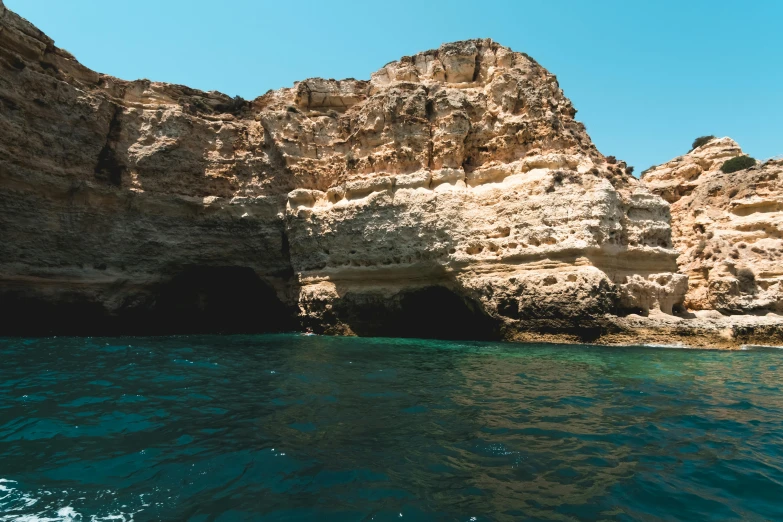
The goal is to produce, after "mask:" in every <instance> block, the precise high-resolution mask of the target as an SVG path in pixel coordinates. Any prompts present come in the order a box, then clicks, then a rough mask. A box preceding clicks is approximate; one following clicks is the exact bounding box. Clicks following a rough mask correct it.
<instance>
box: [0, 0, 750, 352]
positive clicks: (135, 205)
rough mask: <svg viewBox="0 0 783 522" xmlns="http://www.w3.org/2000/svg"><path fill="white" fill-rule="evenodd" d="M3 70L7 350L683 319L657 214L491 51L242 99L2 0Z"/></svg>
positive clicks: (533, 69) (544, 91) (438, 57)
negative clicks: (62, 38) (122, 58)
mask: <svg viewBox="0 0 783 522" xmlns="http://www.w3.org/2000/svg"><path fill="white" fill-rule="evenodd" d="M0 70H2V74H0V108H1V109H2V111H1V112H0V226H2V233H3V241H2V242H0V313H2V316H3V317H4V318H5V321H4V322H3V324H2V330H3V331H2V332H0V333H29V332H32V333H42V332H47V331H51V332H65V333H69V332H73V333H91V334H97V333H116V332H128V333H147V332H149V333H162V332H196V331H268V330H276V329H296V328H300V327H309V328H312V329H313V330H315V331H319V332H326V333H343V334H358V335H395V336H408V335H413V336H422V337H446V338H448V337H456V338H471V337H473V338H504V339H529V338H531V337H530V335H534V336H535V337H534V338H536V339H540V338H541V336H549V337H547V338H550V339H553V340H555V339H564V340H568V339H590V340H601V339H603V338H607V339H610V340H611V339H612V337H611V336H612V335H614V336H620V337H615V338H617V339H620V338H622V340H624V341H625V342H627V340H628V338H627V335H631V336H633V332H632V331H631V330H633V329H638V325H637V324H636V323H633V321H637V322H638V321H642V323H643V324H642V326H643V327H645V328H647V327H649V326H650V325H653V326H654V323H649V322H644V321H645V320H646V319H647V318H646V317H641V316H647V315H648V314H649V315H650V317H655V316H658V317H670V318H671V320H672V321H678V320H679V318H676V317H674V316H668V315H665V314H671V313H672V312H674V311H677V310H679V309H681V308H682V303H683V300H684V298H685V292H686V290H687V287H688V283H687V276H685V275H682V274H678V273H677V265H676V258H677V252H676V250H675V249H674V248H673V244H672V240H671V228H670V226H669V220H670V215H669V206H668V204H667V203H666V202H665V201H664V200H663V199H662V198H661V197H659V196H657V195H654V194H652V193H651V192H650V191H649V190H648V189H647V188H645V186H644V185H643V184H641V183H639V182H638V181H637V180H636V179H635V178H633V177H632V176H630V175H629V174H628V173H627V172H626V166H625V164H624V163H622V162H619V163H618V162H616V161H615V160H614V159H613V158H611V157H610V158H605V157H604V156H603V155H602V154H600V153H599V152H598V150H597V149H596V148H595V146H594V145H593V144H592V142H591V141H590V138H589V137H588V136H587V134H586V132H585V128H584V126H583V125H582V124H581V123H579V122H577V121H576V120H574V115H575V114H576V110H575V109H574V108H573V106H572V105H571V103H570V101H569V100H568V99H567V98H566V97H565V96H564V95H563V92H562V91H561V89H560V88H559V86H558V84H557V80H556V78H555V77H554V76H553V75H551V74H550V73H549V72H547V71H546V70H545V69H544V68H542V67H541V66H540V65H539V64H537V63H536V62H535V61H534V60H533V59H531V58H530V57H528V56H527V55H524V54H520V53H515V52H512V51H511V50H509V49H507V48H505V47H502V46H500V45H498V44H496V43H494V42H492V41H491V40H470V41H464V42H456V43H452V44H446V45H443V46H441V47H440V48H439V49H437V50H432V51H427V52H424V53H420V54H417V55H416V56H413V57H405V58H403V59H401V60H399V61H397V62H392V63H390V64H388V65H386V66H384V67H383V68H382V69H381V70H380V71H378V72H377V73H375V74H373V75H372V77H371V79H370V80H369V81H360V80H353V79H350V80H342V81H335V80H323V79H310V80H305V81H302V82H299V83H297V84H295V86H294V87H292V88H287V89H281V90H278V91H270V92H268V93H267V94H265V95H263V96H261V97H259V98H257V99H255V100H253V101H252V102H247V101H244V100H242V99H238V98H237V99H232V98H230V97H228V96H225V95H223V94H220V93H217V92H208V93H205V92H201V91H197V90H194V89H189V88H187V87H183V86H178V85H168V84H162V83H156V82H150V81H147V80H140V81H133V82H128V81H123V80H119V79H116V78H113V77H110V76H106V75H102V74H98V73H95V72H93V71H90V70H88V69H86V68H85V67H83V66H82V65H80V64H79V63H78V62H77V61H76V60H75V59H74V58H73V57H72V56H71V55H69V54H68V53H67V52H65V51H63V50H61V49H58V48H57V47H55V46H54V45H53V42H52V41H51V40H50V39H49V38H48V37H46V36H45V35H44V34H43V33H41V32H40V31H38V30H37V29H36V28H35V27H33V26H32V25H31V24H30V23H28V22H27V21H25V20H23V19H21V18H20V17H18V16H17V15H16V14H14V13H12V12H10V11H7V10H5V9H4V8H2V4H1V3H0ZM759 277H761V276H759ZM630 313H633V314H634V315H632V316H629V317H630V319H629V318H627V317H626V318H624V317H623V316H625V315H627V314H630ZM629 321H631V322H629ZM667 324H668V323H667ZM628 325H631V326H628ZM723 327H725V325H723V326H721V328H723ZM677 328H681V325H680V326H677V327H676V328H675V327H670V326H666V327H665V328H663V329H659V330H657V331H656V333H655V335H654V336H652V337H653V338H655V339H658V338H659V337H660V336H666V335H668V333H667V332H670V331H674V330H676V329H677ZM710 328H712V327H710ZM716 328H717V327H716ZM629 329H630V330H629ZM686 330H687V328H686ZM713 330H715V328H713ZM629 332H630V333H629ZM683 335H692V332H691V333H688V332H686V333H685V334H683ZM602 336H603V337H602ZM623 336H625V337H623ZM634 340H635V341H644V336H642V337H639V338H635V339H634Z"/></svg>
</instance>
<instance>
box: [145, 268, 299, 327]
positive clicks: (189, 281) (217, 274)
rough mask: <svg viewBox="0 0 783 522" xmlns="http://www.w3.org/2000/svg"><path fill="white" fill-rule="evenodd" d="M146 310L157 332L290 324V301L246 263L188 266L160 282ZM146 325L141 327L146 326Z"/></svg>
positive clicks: (291, 319)
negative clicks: (153, 298)
mask: <svg viewBox="0 0 783 522" xmlns="http://www.w3.org/2000/svg"><path fill="white" fill-rule="evenodd" d="M150 312H151V318H150V319H151V324H150V325H148V326H149V329H151V330H153V331H155V332H158V333H261V332H273V331H286V330H292V329H294V328H295V323H294V315H293V311H292V310H291V309H290V307H287V306H286V305H285V304H283V302H282V301H280V299H279V298H278V297H277V293H276V292H275V290H274V288H272V286H271V285H269V284H268V283H266V282H264V281H263V280H262V279H261V278H260V277H259V276H258V274H256V272H255V271H254V270H253V269H252V268H248V267H240V266H192V267H187V268H185V269H183V270H182V271H180V272H179V273H177V274H176V275H175V276H174V277H173V278H171V279H170V280H169V281H168V282H166V283H164V284H163V285H162V286H161V287H160V289H159V291H158V293H157V297H156V300H155V305H154V307H153V309H152V310H151V311H150ZM145 329H146V328H145Z"/></svg>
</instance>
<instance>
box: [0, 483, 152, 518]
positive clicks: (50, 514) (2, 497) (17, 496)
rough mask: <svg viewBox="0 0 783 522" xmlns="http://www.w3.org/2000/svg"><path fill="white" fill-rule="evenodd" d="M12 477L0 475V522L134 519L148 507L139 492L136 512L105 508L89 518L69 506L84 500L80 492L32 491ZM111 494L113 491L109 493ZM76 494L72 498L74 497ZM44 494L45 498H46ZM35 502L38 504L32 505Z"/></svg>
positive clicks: (147, 503)
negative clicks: (72, 501) (77, 493)
mask: <svg viewBox="0 0 783 522" xmlns="http://www.w3.org/2000/svg"><path fill="white" fill-rule="evenodd" d="M17 484H18V482H17V481H15V480H10V479H4V478H0V522H88V521H89V522H104V521H106V522H108V521H113V522H134V515H136V514H139V513H141V512H142V510H143V509H144V508H146V507H148V506H149V505H150V504H149V502H144V494H142V495H140V500H141V501H142V503H141V506H140V508H139V509H138V510H137V511H131V510H128V509H127V506H122V507H123V508H125V509H121V510H118V509H111V508H109V509H107V510H106V513H105V514H100V515H91V516H90V517H89V518H87V517H86V516H84V515H83V514H82V513H80V512H79V511H78V508H77V507H75V506H71V505H63V504H70V501H69V500H66V498H67V497H68V496H71V500H84V499H85V498H86V497H85V496H83V495H73V494H72V492H69V491H67V490H64V491H61V492H60V493H61V494H62V498H58V497H59V496H60V495H58V494H56V493H52V492H51V491H48V490H43V489H42V490H39V491H36V492H28V491H22V490H21V489H20V488H19V486H18V485H17ZM111 494H112V495H114V493H113V492H111ZM77 496H78V497H79V498H75V499H74V497H77ZM47 497H48V498H47ZM36 504H39V506H37V507H35V506H36Z"/></svg>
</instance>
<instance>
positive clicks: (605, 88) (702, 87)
mask: <svg viewBox="0 0 783 522" xmlns="http://www.w3.org/2000/svg"><path fill="white" fill-rule="evenodd" d="M5 4H6V6H7V7H9V8H10V9H12V10H14V11H16V12H17V13H19V14H20V15H22V16H24V17H25V18H27V19H29V20H30V21H32V22H33V23H34V24H36V25H37V26H38V27H39V28H41V29H42V30H44V31H45V32H46V33H47V34H48V35H49V36H51V37H52V38H54V40H55V42H56V44H57V45H58V46H60V47H62V48H64V49H67V50H68V51H70V52H71V53H73V54H74V55H75V56H76V57H77V58H78V59H79V60H80V61H81V62H82V63H84V64H85V65H87V66H88V67H90V68H92V69H95V70H97V71H100V72H104V73H107V74H111V75H114V76H118V77H120V78H125V79H136V78H149V79H152V80H157V81H167V82H173V83H181V84H185V85H188V86H190V87H195V88H199V89H203V90H213V89H214V90H219V91H222V92H225V93H227V94H230V95H232V96H233V95H237V94H238V95H241V96H243V97H244V98H248V99H252V98H255V97H256V96H259V95H261V94H263V93H264V92H266V91H267V90H269V89H276V88H279V87H285V86H290V85H291V84H293V82H294V81H296V80H301V79H304V78H308V77H313V76H321V77H326V78H350V77H353V78H363V79H367V78H369V76H370V73H372V72H373V71H375V70H377V69H379V68H380V67H381V66H383V65H384V64H385V63H387V62H390V61H392V60H396V59H398V58H399V57H401V56H404V55H410V54H415V53H416V52H418V51H423V50H426V49H431V48H435V47H438V46H439V45H440V44H441V43H443V42H448V41H454V40H463V39H467V38H487V37H488V38H492V39H493V40H495V41H497V42H499V43H500V44H502V45H505V46H508V47H511V48H512V49H514V50H515V51H522V52H526V53H528V54H530V55H531V56H533V57H534V58H535V59H536V60H538V62H540V63H541V64H542V65H544V66H545V67H546V68H547V69H549V70H550V71H551V72H553V73H554V74H556V75H557V77H558V79H559V81H560V85H561V87H562V88H563V89H564V90H565V93H566V96H568V97H569V98H571V100H572V101H573V102H574V105H575V106H576V108H577V109H578V110H579V114H578V115H577V119H579V120H580V121H582V122H584V123H585V124H586V125H587V130H588V132H589V133H590V136H591V137H592V138H593V141H594V142H595V143H596V145H597V146H598V148H599V149H600V150H601V152H603V153H604V154H607V155H610V154H611V155H614V156H617V157H618V158H621V159H624V160H626V161H628V163H629V164H631V165H634V166H635V167H636V172H637V174H638V173H639V172H640V171H641V170H643V169H645V168H647V167H649V166H650V165H653V164H657V163H661V162H663V161H666V160H669V159H671V158H673V157H675V156H677V155H680V154H682V153H685V152H687V151H688V149H689V146H690V143H691V142H692V141H693V139H694V138H696V137H697V136H700V135H703V134H715V135H718V136H731V137H733V138H734V139H736V140H737V141H738V142H739V143H740V145H742V147H743V149H744V150H745V151H746V152H747V153H749V154H751V155H753V156H755V157H757V158H759V159H765V158H768V157H770V156H776V155H780V154H783V26H781V21H783V1H780V0H749V1H747V2H739V1H728V0H712V1H708V0H690V1H683V0H648V1H642V0H624V1H619V0H592V1H588V0H535V1H533V0H530V1H525V0H517V1H512V0H510V1H504V0H498V1H491V2H490V1H485V2H478V1H475V0H473V1H463V0H449V1H442V2H426V1H422V0H417V1H416V0H395V1H393V2H373V1H369V0H368V1H352V2H347V1H340V0H332V1H329V2H323V1H320V2H316V1H310V0H298V1H275V2H267V1H263V0H234V1H229V0H224V1H222V2H215V1H205V0H133V1H129V0H115V1H111V2H107V1H105V0H68V1H63V0H5Z"/></svg>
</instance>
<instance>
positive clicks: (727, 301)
mask: <svg viewBox="0 0 783 522" xmlns="http://www.w3.org/2000/svg"><path fill="white" fill-rule="evenodd" d="M741 155H743V152H742V149H740V147H739V145H738V144H737V143H736V142H735V141H734V140H732V139H730V138H719V139H714V140H712V141H710V142H708V143H707V144H705V145H702V146H701V147H698V148H696V149H695V150H693V151H691V152H690V153H688V154H686V155H684V156H680V157H678V158H675V159H673V160H672V161H670V162H668V163H664V164H663V165H659V166H657V167H655V168H653V169H652V170H650V171H648V172H646V173H645V175H644V177H643V178H642V179H643V182H644V184H645V185H646V186H647V187H648V188H649V189H650V190H651V191H653V192H655V193H657V194H660V195H661V196H662V197H664V198H665V199H666V200H667V201H669V202H670V203H671V212H672V230H673V236H674V243H675V247H676V248H677V249H678V250H679V251H680V253H681V255H680V257H679V259H678V264H679V265H680V269H681V271H682V272H683V273H685V274H687V275H688V277H689V281H690V285H689V286H690V288H689V289H688V294H687V298H686V301H685V305H686V306H687V307H688V308H691V309H694V310H719V311H721V312H724V313H733V314H736V313H749V312H750V313H759V312H764V311H770V312H776V313H783V160H780V159H777V160H769V161H765V162H760V163H758V164H757V165H756V166H754V167H751V168H749V169H744V170H740V171H737V172H732V173H728V174H727V173H724V172H721V170H720V168H721V166H722V165H723V163H724V162H726V161H727V160H729V159H731V158H734V157H737V156H741Z"/></svg>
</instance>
